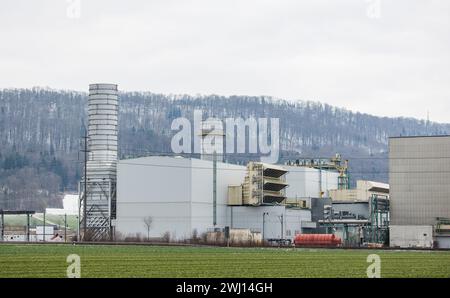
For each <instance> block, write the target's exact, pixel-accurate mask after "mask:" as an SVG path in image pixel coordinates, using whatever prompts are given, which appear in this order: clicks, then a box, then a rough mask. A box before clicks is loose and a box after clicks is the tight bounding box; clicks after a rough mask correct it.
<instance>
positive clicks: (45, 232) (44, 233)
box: [42, 210, 47, 242]
mask: <svg viewBox="0 0 450 298" xmlns="http://www.w3.org/2000/svg"><path fill="white" fill-rule="evenodd" d="M46 230H47V229H46V228H45V210H44V231H43V232H42V235H43V236H42V241H44V242H45V235H46V234H47V231H46Z"/></svg>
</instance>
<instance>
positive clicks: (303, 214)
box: [232, 206, 311, 239]
mask: <svg viewBox="0 0 450 298" xmlns="http://www.w3.org/2000/svg"><path fill="white" fill-rule="evenodd" d="M232 210H233V225H232V227H233V228H249V229H250V230H252V231H254V232H261V233H262V232H263V214H264V213H265V212H267V213H268V214H267V215H265V220H264V235H263V238H264V239H280V238H282V237H283V238H285V239H293V238H294V237H295V234H298V233H301V231H302V222H310V221H311V211H310V210H307V209H290V208H286V207H285V206H258V207H250V206H234V207H233V208H232ZM281 215H283V236H282V235H281V218H280V217H281Z"/></svg>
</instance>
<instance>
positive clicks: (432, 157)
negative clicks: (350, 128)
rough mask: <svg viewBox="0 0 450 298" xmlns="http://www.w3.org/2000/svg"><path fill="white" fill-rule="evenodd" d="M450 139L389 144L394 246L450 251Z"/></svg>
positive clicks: (415, 139) (400, 140) (402, 139)
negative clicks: (437, 248)
mask: <svg viewBox="0 0 450 298" xmlns="http://www.w3.org/2000/svg"><path fill="white" fill-rule="evenodd" d="M449 169H450V136H426V137H395V138H390V141H389V184H390V187H391V188H390V195H391V214H390V217H391V218H390V221H391V224H390V246H392V247H439V248H450V233H449V232H450V229H449V218H450V173H449Z"/></svg>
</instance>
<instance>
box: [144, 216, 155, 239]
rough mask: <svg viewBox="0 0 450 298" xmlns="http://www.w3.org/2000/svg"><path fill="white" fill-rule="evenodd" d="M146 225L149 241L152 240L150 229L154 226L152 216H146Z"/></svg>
mask: <svg viewBox="0 0 450 298" xmlns="http://www.w3.org/2000/svg"><path fill="white" fill-rule="evenodd" d="M143 220H144V225H145V227H146V228H147V240H149V239H150V229H151V228H152V224H153V217H151V216H146V217H144V219H143Z"/></svg>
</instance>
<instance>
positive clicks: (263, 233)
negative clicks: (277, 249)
mask: <svg viewBox="0 0 450 298" xmlns="http://www.w3.org/2000/svg"><path fill="white" fill-rule="evenodd" d="M266 215H269V212H263V228H262V240H263V242H264V240H265V239H266V234H265V226H266Z"/></svg>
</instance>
